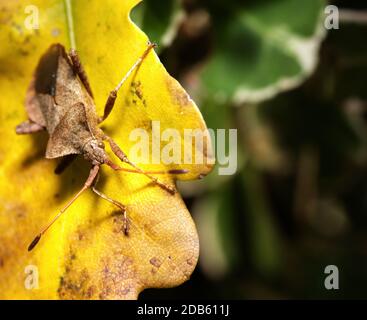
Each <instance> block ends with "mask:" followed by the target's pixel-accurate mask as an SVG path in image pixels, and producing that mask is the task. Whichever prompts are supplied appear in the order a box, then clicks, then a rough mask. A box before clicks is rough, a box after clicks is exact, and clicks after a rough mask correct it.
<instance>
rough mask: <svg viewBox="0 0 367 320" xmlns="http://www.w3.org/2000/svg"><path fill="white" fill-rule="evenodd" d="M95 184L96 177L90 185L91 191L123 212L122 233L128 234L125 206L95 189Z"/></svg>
mask: <svg viewBox="0 0 367 320" xmlns="http://www.w3.org/2000/svg"><path fill="white" fill-rule="evenodd" d="M96 184H97V179H96V180H95V181H94V183H93V185H92V190H93V192H94V193H95V194H97V195H98V196H100V197H101V198H102V199H104V200H106V201H108V202H110V203H112V204H113V205H115V206H116V207H117V208H119V209H120V210H121V212H122V214H123V219H124V233H125V235H128V233H129V220H128V218H127V213H126V207H125V206H124V205H123V204H122V203H120V202H118V201H116V200H114V199H111V198H110V197H108V196H106V195H105V194H104V193H102V192H101V191H99V190H97V189H96V187H95V186H96Z"/></svg>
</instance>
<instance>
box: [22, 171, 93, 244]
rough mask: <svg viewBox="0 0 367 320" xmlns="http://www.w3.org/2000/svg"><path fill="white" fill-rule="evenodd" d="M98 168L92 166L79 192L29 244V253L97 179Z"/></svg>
mask: <svg viewBox="0 0 367 320" xmlns="http://www.w3.org/2000/svg"><path fill="white" fill-rule="evenodd" d="M99 169H100V166H93V167H92V169H91V170H90V172H89V176H88V179H87V181H86V182H85V183H84V186H83V188H81V189H80V191H79V192H78V193H77V194H76V195H75V196H74V197H73V198H72V199H71V200H70V201H69V202H68V203H67V204H66V206H65V207H64V208H62V209H61V210H60V212H59V213H58V214H57V215H56V216H55V217H54V218H53V219H52V220H51V222H49V223H48V224H47V225H46V226H45V227H44V228H43V229H42V230H41V232H40V233H39V234H38V235H37V236H36V237H35V238H34V240H33V241H32V242H31V244H30V245H29V247H28V251H31V250H32V249H33V248H34V247H35V246H36V245H37V243H38V242H39V241H40V239H41V237H42V236H43V235H44V234H45V233H46V231H47V230H48V229H49V228H50V227H51V226H52V225H53V224H54V223H55V221H56V220H57V219H58V218H60V216H61V215H62V214H63V213H64V212H65V211H66V210H67V209H68V208H69V207H70V206H71V205H72V204H73V203H74V201H75V200H76V199H78V198H79V196H80V195H81V194H82V193H83V192H84V191H85V190H87V189H88V188H90V187H91V186H92V184H93V181H94V179H95V178H96V177H97V175H98V172H99Z"/></svg>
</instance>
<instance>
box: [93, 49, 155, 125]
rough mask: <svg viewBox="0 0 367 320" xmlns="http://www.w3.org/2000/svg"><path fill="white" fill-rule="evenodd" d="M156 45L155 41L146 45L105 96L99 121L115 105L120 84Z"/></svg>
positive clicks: (105, 116)
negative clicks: (106, 96)
mask: <svg viewBox="0 0 367 320" xmlns="http://www.w3.org/2000/svg"><path fill="white" fill-rule="evenodd" d="M156 46H157V45H156V44H155V43H149V44H148V47H147V48H146V49H145V51H144V52H143V54H142V55H141V56H140V57H139V58H138V59H137V60H136V61H135V63H134V64H133V65H132V67H131V68H130V69H129V71H128V72H127V73H126V74H125V75H124V77H123V78H122V79H121V81H120V82H119V84H118V85H117V86H116V87H115V89H113V90H112V91H111V92H110V94H109V96H108V98H107V102H106V104H105V107H104V113H103V117H102V118H100V119H99V122H100V123H101V122H102V121H104V120H105V119H106V118H107V117H108V116H109V114H110V113H111V111H112V109H113V106H114V105H115V101H116V98H117V92H118V91H119V90H120V88H121V87H122V85H123V84H124V82H125V81H126V80H127V79H128V78H129V77H130V75H131V74H132V73H133V71H134V70H135V69H136V68H137V67H139V66H140V64H141V63H142V62H143V60H144V59H145V57H146V56H147V55H148V53H149V52H150V50H152V49H153V48H155V47H156Z"/></svg>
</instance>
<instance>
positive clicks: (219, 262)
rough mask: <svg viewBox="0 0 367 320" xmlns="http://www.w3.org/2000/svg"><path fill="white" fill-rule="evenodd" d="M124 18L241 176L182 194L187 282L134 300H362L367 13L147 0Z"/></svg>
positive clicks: (365, 9) (277, 1)
mask: <svg viewBox="0 0 367 320" xmlns="http://www.w3.org/2000/svg"><path fill="white" fill-rule="evenodd" d="M330 4H333V5H336V6H338V8H339V17H340V19H339V29H332V30H327V29H326V28H325V26H324V23H325V19H327V18H328V15H327V14H325V7H326V6H327V5H330ZM132 19H133V21H134V22H135V23H136V24H137V25H139V26H140V27H141V28H142V29H143V30H144V31H145V32H146V33H147V34H148V35H149V37H150V39H151V41H154V42H157V43H158V44H159V48H158V52H159V55H160V58H161V61H162V62H163V64H164V65H165V66H166V68H167V69H168V71H169V72H170V74H172V75H173V76H174V77H176V78H177V79H178V80H179V81H180V82H181V83H182V85H183V86H184V87H185V88H186V89H187V90H188V92H189V93H190V94H191V96H192V97H193V98H194V100H195V101H196V102H197V104H198V106H199V107H200V109H201V111H202V113H203V116H204V118H205V120H206V123H207V125H208V127H209V128H212V129H217V128H221V129H229V128H236V129H238V169H237V173H236V174H235V175H231V176H221V175H218V170H217V168H216V169H214V171H213V172H212V174H210V175H209V176H208V177H206V178H205V179H204V180H202V181H198V182H192V183H191V182H190V183H187V182H186V183H182V184H181V185H180V190H181V192H182V193H183V195H184V199H185V202H186V204H187V206H188V208H189V210H190V212H191V213H192V215H193V218H194V220H195V222H196V225H197V228H198V233H199V238H200V245H201V246H200V250H201V253H200V260H199V264H198V266H197V268H196V270H195V272H194V274H193V275H192V278H191V280H190V281H188V282H187V283H185V284H184V285H182V286H180V287H177V288H172V289H163V290H162V289H149V290H146V291H144V292H143V293H142V294H141V295H140V298H141V299H161V298H162V299H163V298H164V299H176V298H193V299H195V298H216V299H259V298H271V299H283V298H306V299H308V298H311V299H312V298H313V299H318V298H328V299H329V298H330V299H333V298H367V162H366V160H367V143H366V142H367V140H366V138H367V135H366V133H367V41H366V40H367V3H366V1H360V0H355V1H353V0H348V1H329V2H327V1H324V0H307V1H306V0H247V1H238V0H226V1H221V0H183V1H172V0H164V1H163V0H160V1H156V0H144V2H143V3H140V4H139V6H137V7H136V8H135V9H134V11H133V14H132ZM329 22H330V21H329ZM331 22H333V23H335V21H331ZM334 26H335V24H334ZM227 141H228V140H227ZM327 265H336V266H337V267H338V268H339V287H340V289H339V290H326V289H325V286H324V280H325V277H326V276H327V275H326V274H325V273H324V269H325V267H326V266H327Z"/></svg>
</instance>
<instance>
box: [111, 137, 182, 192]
mask: <svg viewBox="0 0 367 320" xmlns="http://www.w3.org/2000/svg"><path fill="white" fill-rule="evenodd" d="M105 139H106V140H107V141H108V143H109V145H110V146H111V150H112V152H113V153H114V154H115V155H116V156H117V157H118V158H119V159H120V160H121V161H122V162H125V163H127V164H129V165H130V166H132V167H133V168H134V169H135V170H136V171H137V172H139V173H141V174H144V175H145V176H146V177H148V178H149V179H150V180H152V181H153V182H154V183H155V184H157V185H159V186H160V187H161V188H163V189H165V190H167V191H168V192H169V193H171V194H175V193H176V188H175V187H173V186H170V185H168V184H165V183H163V182H161V181H159V180H158V179H157V178H156V177H154V176H152V175H150V174H149V173H148V172H146V171H144V170H143V169H140V168H139V167H138V166H137V165H135V164H134V163H133V162H131V161H130V160H129V158H128V157H127V155H126V154H125V153H124V152H123V151H122V150H121V148H120V147H119V146H118V145H117V143H116V142H115V141H113V140H112V138H110V137H108V136H105Z"/></svg>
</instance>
